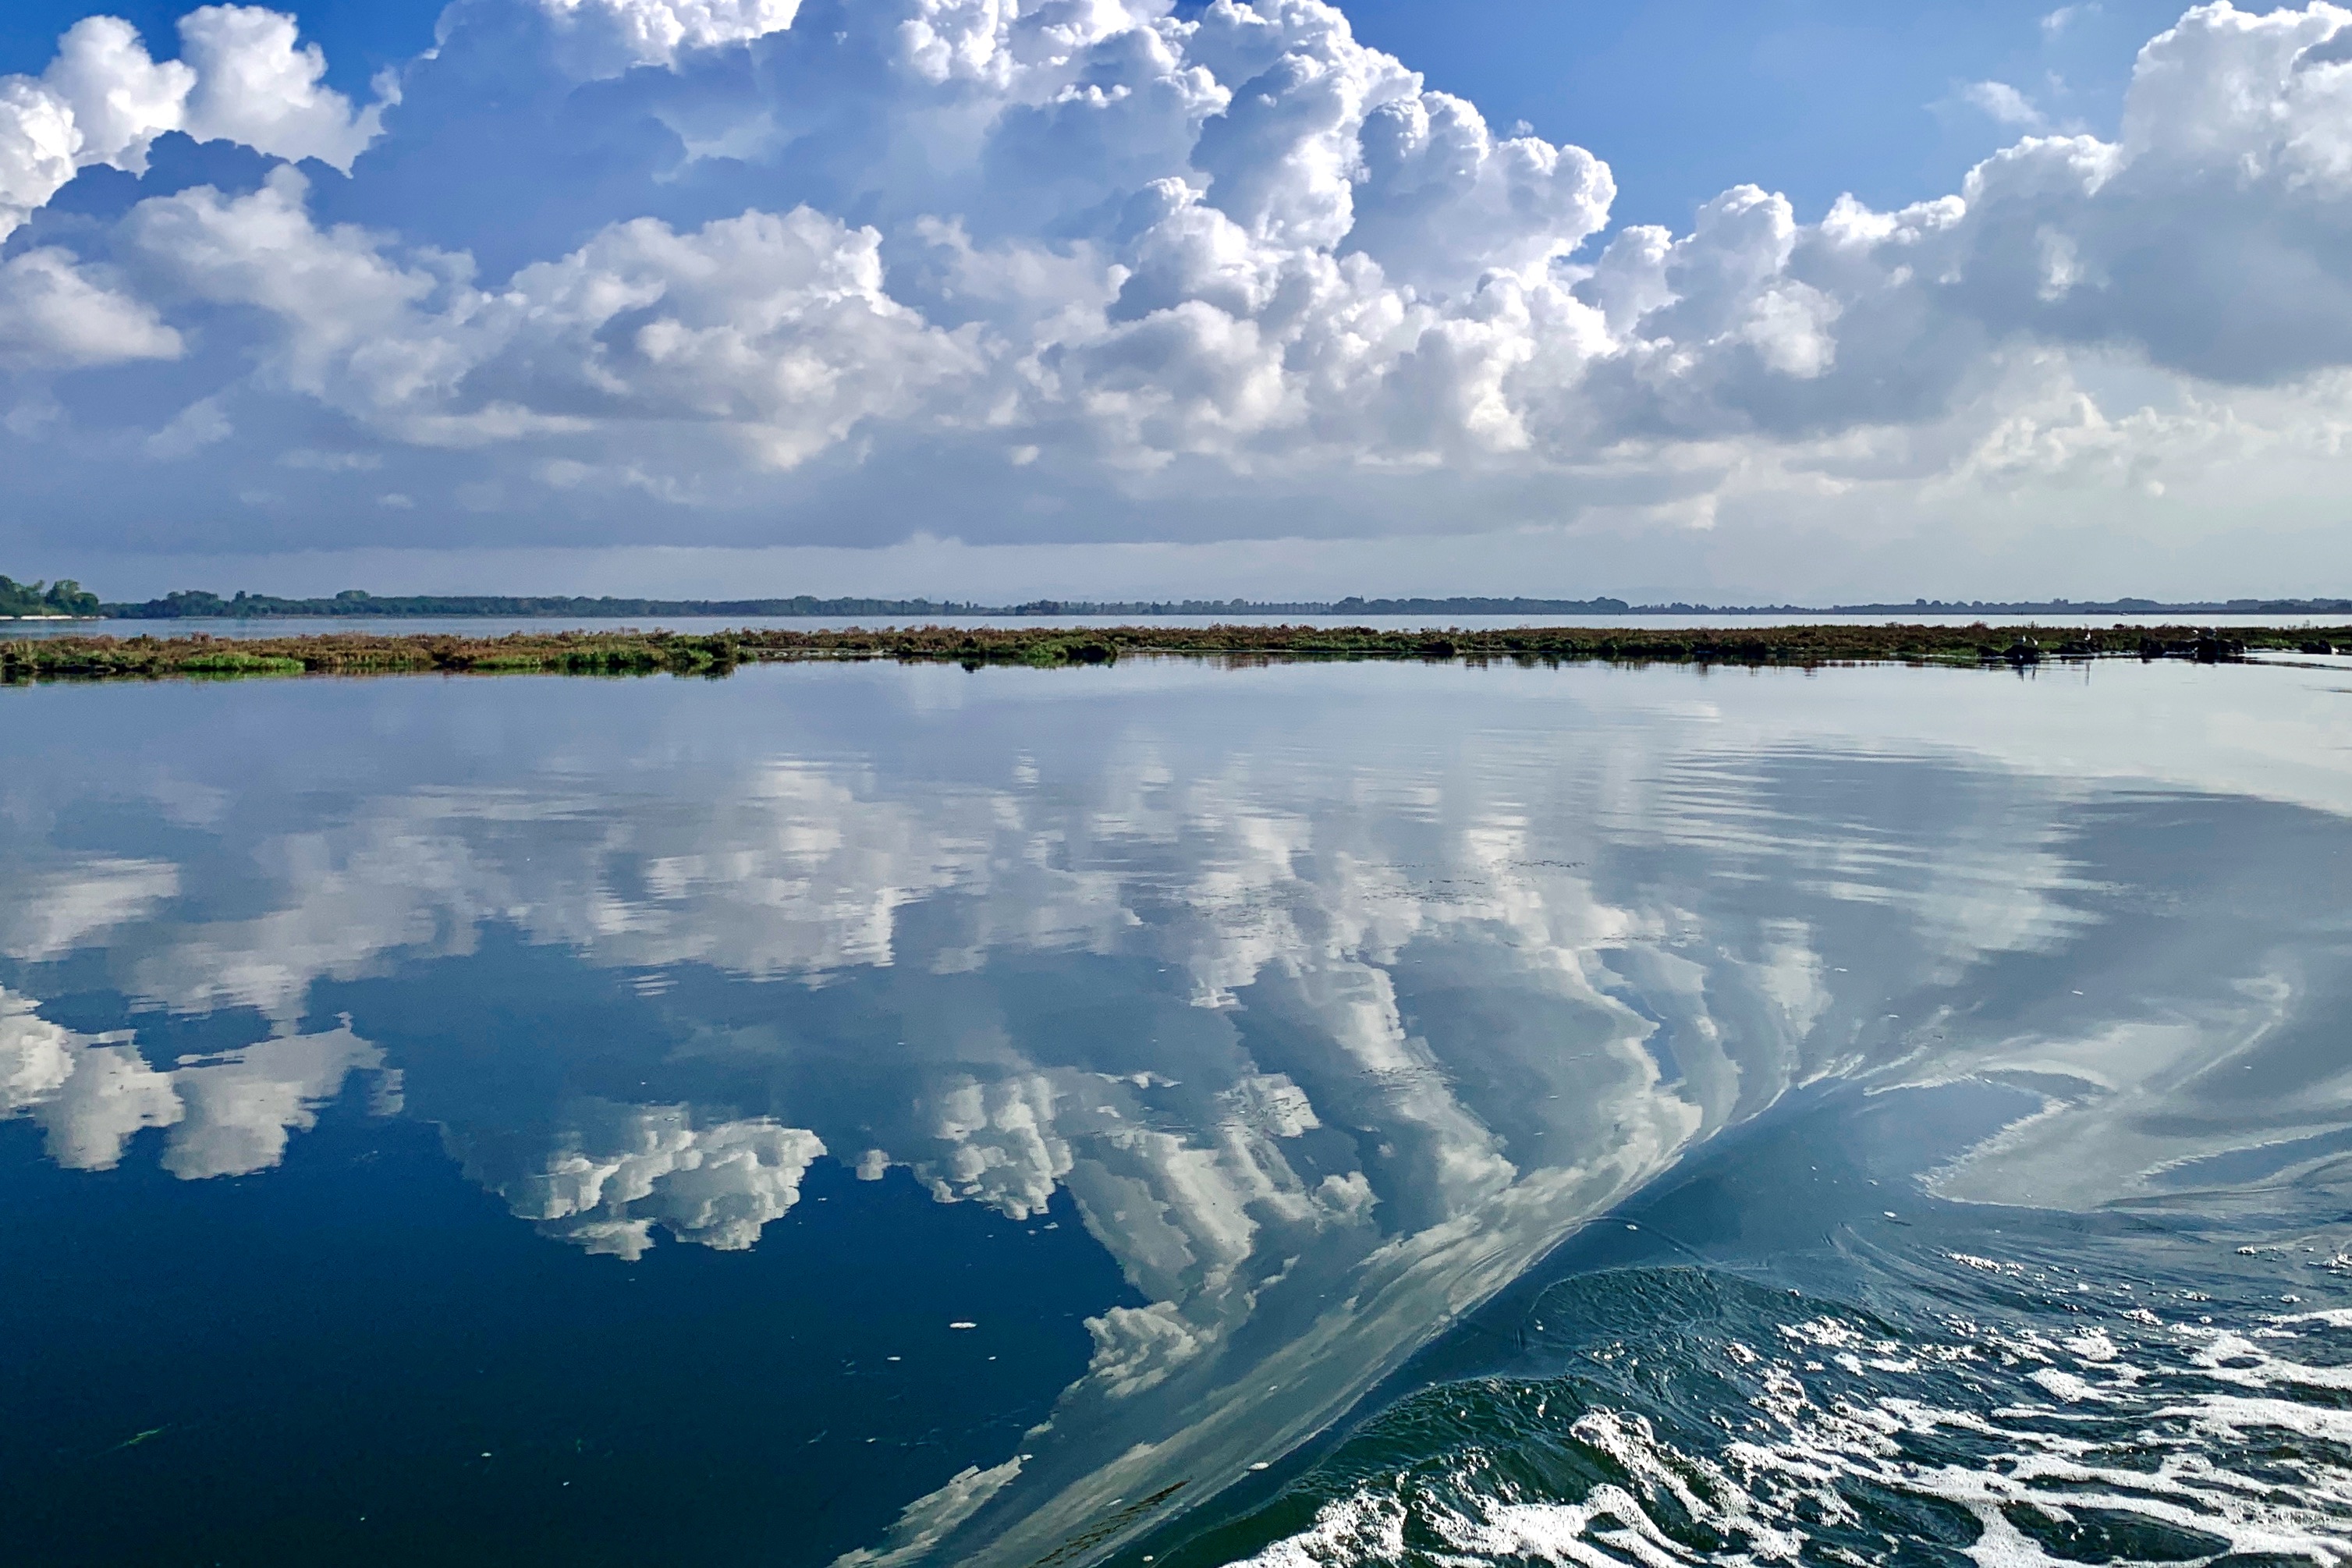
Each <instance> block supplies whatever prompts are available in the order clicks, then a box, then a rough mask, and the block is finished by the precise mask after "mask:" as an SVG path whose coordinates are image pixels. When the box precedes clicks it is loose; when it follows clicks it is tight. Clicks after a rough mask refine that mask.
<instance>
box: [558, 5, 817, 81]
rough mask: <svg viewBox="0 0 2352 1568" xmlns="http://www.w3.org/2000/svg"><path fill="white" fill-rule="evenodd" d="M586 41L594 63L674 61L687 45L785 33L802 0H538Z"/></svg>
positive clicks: (588, 58) (585, 57) (604, 65)
mask: <svg viewBox="0 0 2352 1568" xmlns="http://www.w3.org/2000/svg"><path fill="white" fill-rule="evenodd" d="M539 4H540V5H541V8H542V9H544V10H545V11H546V13H547V14H548V15H549V16H551V17H553V18H554V19H555V20H556V22H557V23H558V25H559V26H562V28H563V29H564V30H565V31H567V32H571V33H574V34H577V35H580V36H581V37H580V41H581V42H582V43H583V45H585V46H587V47H586V48H585V49H584V50H583V54H582V55H581V56H580V57H579V58H582V59H583V60H584V61H588V62H593V63H592V65H591V68H599V69H612V68H614V67H616V66H621V65H623V64H626V65H669V64H673V63H675V62H676V61H677V57H678V53H679V51H680V50H682V49H708V48H715V47H719V46H722V45H726V44H740V43H744V42H746V41H748V40H750V39H752V38H757V37H763V36H765V35H767V34H769V33H774V32H781V31H782V29H784V28H786V27H789V26H792V25H793V16H794V15H795V14H797V13H798V12H799V10H800V0H539Z"/></svg>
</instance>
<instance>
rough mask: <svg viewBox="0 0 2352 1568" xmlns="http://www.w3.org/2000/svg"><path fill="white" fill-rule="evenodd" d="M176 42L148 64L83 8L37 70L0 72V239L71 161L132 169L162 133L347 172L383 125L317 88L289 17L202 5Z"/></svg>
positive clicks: (71, 169) (137, 48)
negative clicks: (169, 55)
mask: <svg viewBox="0 0 2352 1568" xmlns="http://www.w3.org/2000/svg"><path fill="white" fill-rule="evenodd" d="M180 42H181V49H182V56H183V58H180V59H177V60H163V61H160V62H159V61H157V60H154V59H152V58H150V57H149V55H148V53H147V47H146V45H145V44H144V43H143V42H142V40H141V38H140V37H139V34H138V31H137V29H135V28H134V27H132V26H131V24H130V23H128V22H125V21H123V20H121V18H120V17H116V16H88V17H84V18H83V19H82V20H81V21H79V22H77V23H75V24H74V25H73V26H72V27H71V28H69V29H68V31H67V32H66V34H65V36H64V37H61V38H60V39H58V54H57V58H55V59H54V60H52V61H51V62H50V63H49V66H48V68H47V70H45V71H43V72H42V73H41V75H40V76H38V77H37V78H36V77H25V76H10V77H0V238H5V237H7V235H8V234H9V233H10V232H11V231H13V230H14V229H16V227H18V226H20V225H22V224H23V223H24V221H25V220H26V217H28V216H30V215H31V214H32V213H33V212H35V211H37V210H38V209H39V208H40V207H41V206H42V205H44V204H46V203H47V201H48V199H49V198H50V197H51V196H53V195H56V194H57V193H58V191H59V190H62V189H63V188H64V187H65V185H66V184H67V183H68V181H70V180H71V179H72V178H73V177H74V174H75V173H76V172H77V171H79V170H80V169H84V168H88V167H90V166H91V165H94V164H101V163H102V164H109V165H111V166H112V167H114V168H118V169H121V170H124V171H126V172H128V173H131V174H143V173H144V172H145V171H146V167H147V154H148V151H149V149H150V148H152V146H153V144H154V142H155V138H156V137H158V136H160V135H162V134H163V133H164V132H171V131H181V132H186V133H187V134H188V135H190V136H192V137H194V138H195V139H196V140H197V141H199V142H205V141H212V140H215V139H217V140H221V141H228V142H242V143H243V144H245V145H246V146H248V147H251V148H253V149H254V150H255V151H256V152H258V153H267V154H268V155H269V156H271V157H276V158H289V159H301V158H316V159H318V160H319V161H320V162H321V163H329V164H332V165H333V166H334V167H336V168H338V169H341V170H343V171H344V172H346V173H348V172H349V171H350V169H351V166H352V159H354V158H356V157H357V156H359V154H360V153H362V151H363V150H365V148H366V147H367V145H368V143H369V142H373V140H374V139H375V137H376V136H377V134H378V133H379V132H380V131H381V130H382V123H383V110H384V108H385V107H386V103H387V101H389V100H387V99H383V98H380V99H379V100H378V101H377V102H375V103H373V104H371V105H369V106H368V107H367V108H366V109H364V110H353V108H352V103H351V100H349V99H347V98H345V97H344V96H343V95H342V94H341V93H339V92H336V91H335V90H334V89H331V88H328V87H325V86H322V85H321V81H320V79H321V78H323V77H324V76H325V74H326V69H327V61H326V57H325V55H323V54H322V53H321V52H320V49H319V47H318V46H317V45H316V44H310V45H302V44H299V43H298V42H297V34H296V28H295V20H294V18H293V17H292V16H286V15H283V14H280V13H278V12H275V11H268V10H263V9H260V8H259V7H256V6H248V5H206V6H204V7H202V8H200V9H198V10H194V11H191V12H189V13H188V14H187V15H186V16H183V17H181V18H180Z"/></svg>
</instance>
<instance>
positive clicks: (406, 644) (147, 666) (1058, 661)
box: [0, 623, 2352, 683]
mask: <svg viewBox="0 0 2352 1568" xmlns="http://www.w3.org/2000/svg"><path fill="white" fill-rule="evenodd" d="M2339 648H2341V649H2344V650H2346V651H2347V652H2352V625H2347V626H2333V627H2310V626H2303V627H2267V626H2232V627H2231V628H2229V629H2228V630H2227V631H2226V632H2214V631H2210V630H2205V629H2201V628H2199V627H2197V626H2116V627H2114V628H2112V629H2089V628H2079V627H2065V628H2059V627H2047V626H2033V625H2031V624H2027V625H2012V626H1991V625H1988V624H1985V623H1978V624H1976V625H1973V626H1905V625H1899V624H1887V625H1880V626H1854V625H1829V626H1819V625H1816V626H1805V625H1791V626H1737V627H1671V626H1670V627H1628V626H1608V627H1590V626H1515V627H1503V628H1494V627H1479V628H1474V629H1462V628H1456V629H1453V630H1445V631H1435V630H1426V631H1417V632H1402V631H1383V630H1379V629H1376V628H1373V627H1370V626H1266V625H1238V626H1230V625H1229V626H1098V627H1097V626H1087V627H1070V626H1036V627H1004V626H982V627H964V626H914V627H905V628H885V629H878V630H865V629H860V628H854V627H853V628H848V629H845V630H835V631H780V630H773V629H747V630H742V631H733V632H719V633H712V634H708V635H704V634H681V633H672V632H661V631H646V632H637V631H598V632H581V631H568V632H517V633H514V634H512V635H510V636H506V637H457V636H451V635H447V634H420V635H403V636H374V635H366V634H355V633H326V634H322V635H317V636H309V637H266V638H236V639H232V638H226V637H208V636H205V635H203V634H201V633H197V634H194V635H188V636H173V637H48V638H22V639H16V640H0V681H5V682H9V683H23V682H28V681H43V680H109V679H134V680H135V679H166V678H175V677H176V678H203V679H222V678H236V677H252V676H295V675H397V674H419V673H435V672H440V673H447V674H485V675H488V674H510V673H545V674H563V675H637V674H656V673H661V672H665V671H667V672H669V673H673V674H680V675H724V674H726V673H728V672H729V671H730V670H732V669H734V668H736V667H737V666H739V665H744V664H763V663H782V662H791V661H810V660H826V659H853V660H854V659H891V660H897V661H898V662H901V663H921V664H961V665H963V666H965V667H967V668H975V669H976V668H982V667H983V666H987V665H1028V666H1034V667H1055V666H1071V665H1099V664H1109V663H1113V662H1116V661H1117V660H1118V659H1122V658H1138V657H1176V658H1220V659H1224V660H1228V661H1235V662H1250V661H1270V660H1276V659H1372V658H1385V659H1431V660H1451V659H1467V660H1471V661H1473V662H1487V661H1493V660H1511V661H1517V662H1521V663H1531V664H1532V663H1543V662H1550V663H1566V662H1588V661H1601V662H1608V663H1616V664H1662V663H1663V664H1698V665H1746V666H1767V665H1783V666H1797V667H1805V668H1811V667H1818V666H1823V665H1836V664H1865V663H1868V664H1876V663H1906V664H1919V665H1944V666H1993V667H2019V668H2022V667H2027V666H2031V665H2036V664H2040V663H2042V662H2043V661H2044V660H2053V659H2092V658H2143V659H2158V658H2166V659H2194V660H2200V661H2203V662H2206V663H2225V662H2230V661H2233V660H2236V659H2240V658H2244V657H2245V656H2246V655H2247V654H2248V653H2249V652H2250V651H2284V652H2301V653H2305V654H2328V653H2333V652H2335V651H2336V650H2337V649H2339Z"/></svg>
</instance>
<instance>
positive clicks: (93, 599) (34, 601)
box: [0, 577, 100, 616]
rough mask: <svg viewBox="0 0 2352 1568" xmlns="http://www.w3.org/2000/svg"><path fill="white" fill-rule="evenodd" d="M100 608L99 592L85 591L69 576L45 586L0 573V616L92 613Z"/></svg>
mask: <svg viewBox="0 0 2352 1568" xmlns="http://www.w3.org/2000/svg"><path fill="white" fill-rule="evenodd" d="M99 608H100V606H99V603H98V595H95V594H92V593H89V592H86V591H85V590H84V589H83V587H82V585H81V584H79V583H77V582H75V581H74V580H73V579H72V578H70V577H60V578H58V580H57V581H56V582H54V583H51V584H47V587H44V586H43V585H42V584H38V583H19V582H17V581H16V579H15V578H14V577H0V616H95V615H97V614H98V613H99Z"/></svg>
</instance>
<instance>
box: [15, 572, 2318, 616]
mask: <svg viewBox="0 0 2352 1568" xmlns="http://www.w3.org/2000/svg"><path fill="white" fill-rule="evenodd" d="M2346 613H2352V599H2225V600H2207V601H2200V602H2196V603H2189V604H2179V603H2167V602H2164V601H2160V600H2156V599H2104V600H2079V601H2077V600H2066V599H2041V600H2032V601H2024V600H2001V601H1993V600H1984V599H1914V600H1912V601H1911V602H1910V603H1908V604H1883V605H1829V606H1827V608H1826V610H1825V609H1824V608H1823V607H1822V606H1819V605H1695V604H1685V603H1684V602H1682V601H1680V600H1676V601H1675V602H1674V603H1672V604H1650V605H1634V604H1628V603H1627V602H1626V601H1625V600H1623V599H1616V598H1607V597H1601V598H1591V599H1529V598H1508V599H1498V598H1472V597H1454V598H1395V599H1367V598H1361V597H1356V596H1350V597H1348V598H1345V599H1329V600H1322V599H1317V600H1307V599H1148V600H1147V599H1116V600H1104V599H1032V600H1029V601H1027V602H1025V603H1023V604H1018V605H983V604H979V603H976V602H973V601H970V600H955V599H875V598H835V599H824V598H818V597H816V596H814V595H808V594H798V595H793V596H792V597H790V598H782V599H637V598H619V597H614V596H613V595H600V596H598V597H594V598H589V597H584V596H581V595H538V596H518V595H498V594H401V595H375V594H370V593H367V592H365V591H364V590H362V589H358V588H349V589H345V590H344V591H343V592H342V593H340V594H337V595H334V596H333V597H332V598H319V599H293V598H281V597H279V596H278V595H274V594H245V593H240V594H236V595H231V596H229V597H227V598H223V597H222V596H221V595H218V594H213V593H206V592H205V591H203V590H201V589H190V590H183V591H181V592H179V593H173V594H166V595H163V597H162V598H160V599H148V600H144V601H142V602H140V603H137V604H112V603H109V604H103V605H101V604H100V602H99V599H98V596H97V595H94V594H90V593H88V592H85V591H84V590H83V588H82V586H81V585H80V584H79V583H76V582H73V581H72V580H71V579H60V580H59V581H58V582H57V583H54V584H48V585H47V587H46V588H45V587H44V585H43V584H39V583H33V584H20V583H16V582H12V581H11V580H10V579H8V578H6V577H0V616H97V615H105V616H112V617H115V618H117V619H121V620H134V621H178V620H220V619H268V618H276V617H286V618H296V617H303V618H320V617H325V618H335V617H353V618H356V617H366V618H369V619H382V620H394V619H402V618H410V617H420V618H421V617H432V618H446V619H462V618H466V617H469V616H507V617H512V618H515V619H538V618H553V617H570V618H578V619H583V620H650V619H657V618H673V619H674V618H680V617H686V616H700V617H711V618H763V619H764V618H792V617H802V618H814V617H840V616H888V617H890V618H893V619H898V620H914V619H922V618H926V617H939V616H1202V617H1215V616H1365V617H1367V618H1373V617H1380V616H1625V615H1636V616H1767V615H1770V616H1788V615H1822V614H1842V615H1872V616H1905V615H1936V616H1949V615H1970V616H1986V615H1999V616H2036V615H2059V616H2100V615H2125V616H2130V615H2137V616H2146V615H2176V614H2177V615H2236V616H2250V615H2304V616H2308V615H2342V614H2346Z"/></svg>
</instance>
